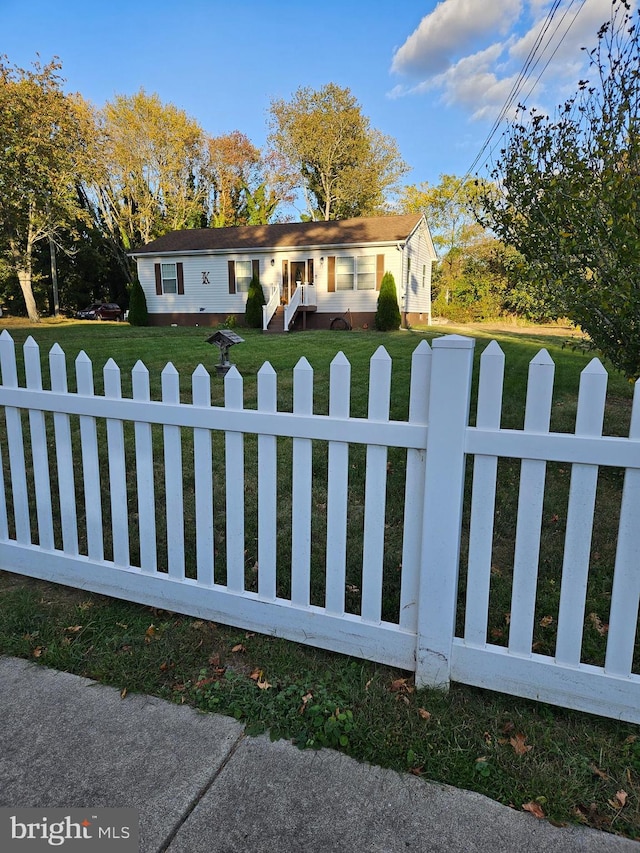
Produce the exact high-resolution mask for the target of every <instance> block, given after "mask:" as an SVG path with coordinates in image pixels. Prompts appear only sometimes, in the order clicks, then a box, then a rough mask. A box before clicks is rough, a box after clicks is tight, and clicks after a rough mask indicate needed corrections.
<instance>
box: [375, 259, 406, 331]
mask: <svg viewBox="0 0 640 853" xmlns="http://www.w3.org/2000/svg"><path fill="white" fill-rule="evenodd" d="M375 326H376V329H377V330H378V331H379V332H391V331H393V330H394V329H399V328H400V309H399V308H398V295H397V293H396V282H395V279H394V277H393V274H392V273H390V272H386V273H385V274H384V276H383V278H382V282H381V283H380V294H379V295H378V306H377V310H376V317H375Z"/></svg>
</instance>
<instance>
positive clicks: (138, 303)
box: [129, 278, 149, 326]
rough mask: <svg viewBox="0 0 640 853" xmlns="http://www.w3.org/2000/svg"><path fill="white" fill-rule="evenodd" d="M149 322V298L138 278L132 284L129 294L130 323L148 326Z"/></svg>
mask: <svg viewBox="0 0 640 853" xmlns="http://www.w3.org/2000/svg"><path fill="white" fill-rule="evenodd" d="M148 322H149V314H148V312H147V298H146V296H145V295H144V290H143V289H142V285H141V284H140V282H139V281H138V279H137V278H136V279H135V281H134V282H133V284H132V285H131V294H130V296H129V324H130V325H131V326H146V325H147V324H148Z"/></svg>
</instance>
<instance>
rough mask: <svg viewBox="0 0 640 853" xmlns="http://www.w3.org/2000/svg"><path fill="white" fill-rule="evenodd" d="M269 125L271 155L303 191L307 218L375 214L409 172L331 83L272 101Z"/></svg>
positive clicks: (392, 144)
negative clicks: (288, 99)
mask: <svg viewBox="0 0 640 853" xmlns="http://www.w3.org/2000/svg"><path fill="white" fill-rule="evenodd" d="M269 126H270V135H269V144H270V146H271V150H272V155H273V156H274V157H276V158H279V160H280V166H281V170H282V173H283V174H286V175H288V177H289V180H290V183H291V186H294V187H298V188H299V189H301V190H302V192H303V194H304V197H305V201H306V205H307V210H308V212H307V218H309V219H314V220H316V219H323V220H329V219H344V218H347V217H351V216H370V215H372V214H375V213H379V212H381V211H382V210H383V209H384V206H385V200H386V199H385V195H386V193H388V192H390V191H393V190H394V189H396V185H397V181H398V180H399V178H400V177H401V176H402V175H403V174H404V173H405V172H406V171H408V166H407V165H406V163H404V161H403V160H402V158H401V157H400V154H399V152H398V148H397V145H396V142H395V141H394V140H393V139H391V137H389V136H385V135H384V134H382V133H380V132H379V131H377V130H373V129H371V128H370V126H369V120H368V119H367V118H365V116H363V114H362V110H361V107H360V105H359V104H358V102H357V101H356V99H355V97H354V96H353V95H352V94H351V92H350V91H349V89H342V88H340V87H339V86H336V85H335V84H334V83H329V84H328V85H326V86H324V87H323V88H322V89H320V90H319V91H314V90H312V89H309V88H300V89H298V90H297V92H296V93H295V94H294V96H293V99H292V100H291V101H284V100H273V101H272V102H271V106H270V122H269Z"/></svg>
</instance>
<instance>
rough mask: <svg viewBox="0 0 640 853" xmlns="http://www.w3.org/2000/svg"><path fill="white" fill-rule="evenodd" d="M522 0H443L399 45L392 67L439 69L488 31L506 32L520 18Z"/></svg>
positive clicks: (400, 69)
mask: <svg viewBox="0 0 640 853" xmlns="http://www.w3.org/2000/svg"><path fill="white" fill-rule="evenodd" d="M521 10H522V0H491V2H490V3H483V4H482V10H481V14H478V11H479V9H478V0H442V2H441V3H438V5H437V6H436V8H435V9H434V10H433V12H431V13H430V14H429V15H426V16H425V17H424V18H423V19H422V21H421V22H420V25H419V26H418V29H417V30H415V32H413V33H412V34H411V35H410V36H409V38H408V39H407V40H406V41H405V43H404V44H403V45H402V46H401V47H399V48H398V50H397V51H396V53H395V55H394V57H393V63H392V71H397V72H402V73H416V72H418V73H427V74H433V73H439V72H441V71H444V69H445V68H447V66H448V65H449V64H450V62H451V60H452V58H454V57H456V56H459V55H460V52H461V51H462V50H468V49H469V48H470V47H473V46H474V45H475V44H476V43H477V40H478V38H481V37H483V36H484V35H485V34H487V33H491V34H493V35H495V34H496V33H499V34H502V35H504V34H506V33H507V32H508V31H509V29H510V27H511V26H512V25H513V23H514V22H515V21H516V20H517V19H518V17H519V15H520V13H521Z"/></svg>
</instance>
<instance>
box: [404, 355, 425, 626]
mask: <svg viewBox="0 0 640 853" xmlns="http://www.w3.org/2000/svg"><path fill="white" fill-rule="evenodd" d="M430 382H431V347H430V346H429V344H428V343H427V342H426V341H420V343H419V344H418V346H417V347H416V349H415V350H414V351H413V354H412V356H411V381H410V386H409V423H417V424H427V423H428V422H429V385H430ZM425 460H426V454H425V451H424V450H422V449H418V448H411V447H410V448H409V449H408V450H407V473H406V476H405V487H404V495H405V496H404V535H403V538H402V574H401V577H400V625H401V627H402V628H404V630H406V631H415V630H416V627H417V621H418V589H419V585H420V550H421V545H422V513H423V509H424V466H425Z"/></svg>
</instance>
